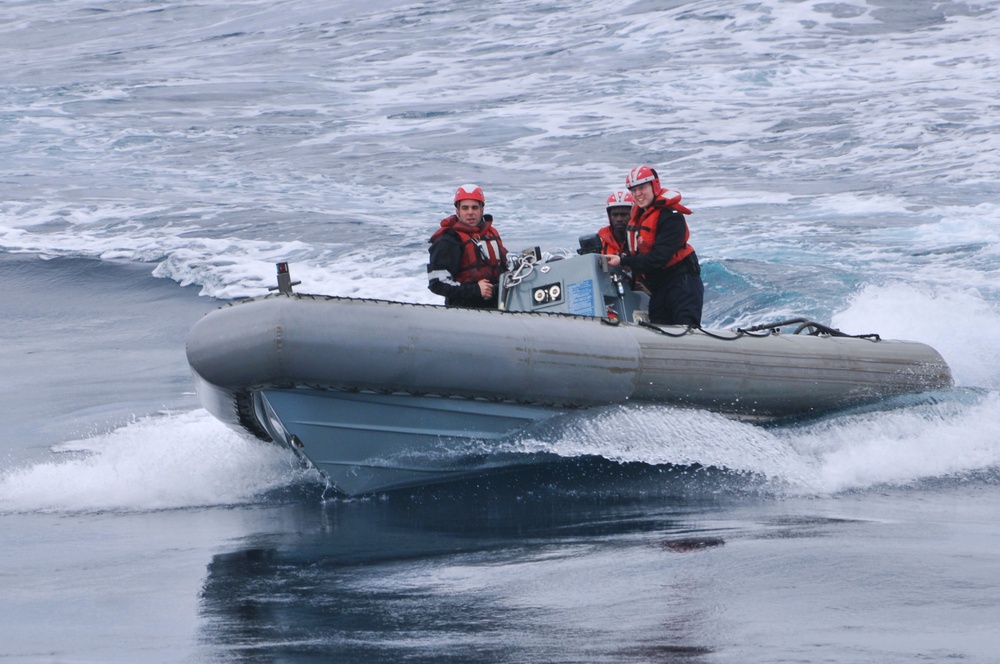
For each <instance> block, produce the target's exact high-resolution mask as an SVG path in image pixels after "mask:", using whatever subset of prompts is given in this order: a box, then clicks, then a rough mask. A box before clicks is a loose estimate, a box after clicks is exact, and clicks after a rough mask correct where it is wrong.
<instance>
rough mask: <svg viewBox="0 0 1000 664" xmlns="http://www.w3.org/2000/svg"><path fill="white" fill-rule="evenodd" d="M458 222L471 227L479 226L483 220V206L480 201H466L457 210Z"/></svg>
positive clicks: (461, 202) (460, 203)
mask: <svg viewBox="0 0 1000 664" xmlns="http://www.w3.org/2000/svg"><path fill="white" fill-rule="evenodd" d="M455 214H457V215H458V220H459V221H461V222H462V223H463V224H467V225H469V226H478V225H479V223H480V222H481V221H482V220H483V205H482V203H480V202H479V201H473V200H464V201H459V202H458V207H457V208H455Z"/></svg>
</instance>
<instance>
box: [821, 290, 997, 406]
mask: <svg viewBox="0 0 1000 664" xmlns="http://www.w3.org/2000/svg"><path fill="white" fill-rule="evenodd" d="M832 323H833V327H836V328H839V329H841V330H843V331H845V332H848V333H850V334H866V333H869V332H877V333H878V334H879V335H881V336H882V338H885V339H906V340H910V341H921V342H924V343H926V344H929V345H930V346H932V347H934V348H935V349H936V350H937V351H938V352H939V353H941V355H942V356H943V357H944V359H945V361H947V362H948V365H949V366H950V367H951V369H952V373H953V374H954V377H955V382H956V384H957V385H960V386H967V387H985V388H993V389H996V388H1000V310H998V309H997V308H996V307H995V305H993V304H991V303H990V302H988V301H987V300H985V299H984V298H983V297H982V295H981V294H980V293H979V292H978V291H976V290H975V289H971V288H966V289H952V288H942V287H938V286H918V285H913V284H908V283H898V282H893V283H890V284H887V285H884V286H875V285H871V286H867V287H866V288H864V289H863V290H861V291H860V292H859V293H858V294H857V295H855V296H854V297H853V298H852V300H851V303H850V305H849V306H848V308H847V309H846V310H844V311H842V312H840V313H838V314H836V315H835V316H834V317H833V320H832Z"/></svg>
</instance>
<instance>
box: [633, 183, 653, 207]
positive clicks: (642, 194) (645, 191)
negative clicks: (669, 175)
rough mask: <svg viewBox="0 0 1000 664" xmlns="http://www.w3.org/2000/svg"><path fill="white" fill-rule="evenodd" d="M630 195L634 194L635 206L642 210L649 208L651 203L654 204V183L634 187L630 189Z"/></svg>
mask: <svg viewBox="0 0 1000 664" xmlns="http://www.w3.org/2000/svg"><path fill="white" fill-rule="evenodd" d="M629 193H631V194H632V198H634V199H635V204H636V205H638V206H639V207H641V208H646V207H649V205H650V203H652V202H653V198H654V196H653V183H652V182H643V183H642V184H640V185H639V186H638V187H633V188H631V189H629Z"/></svg>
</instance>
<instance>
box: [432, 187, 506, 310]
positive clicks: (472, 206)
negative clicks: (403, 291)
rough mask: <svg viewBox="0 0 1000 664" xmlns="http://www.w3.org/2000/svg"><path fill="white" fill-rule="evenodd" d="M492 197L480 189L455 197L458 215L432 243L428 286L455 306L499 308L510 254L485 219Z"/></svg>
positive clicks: (464, 190) (461, 191)
mask: <svg viewBox="0 0 1000 664" xmlns="http://www.w3.org/2000/svg"><path fill="white" fill-rule="evenodd" d="M485 207H486V196H485V195H484V194H483V190H482V189H481V188H480V187H477V186H476V185H474V184H464V185H462V186H461V187H459V188H458V190H457V191H456V192H455V214H453V215H451V216H450V217H448V218H446V219H442V220H441V228H439V229H438V230H437V232H435V233H434V235H432V236H431V239H430V243H431V246H430V262H429V263H428V264H427V282H428V283H427V287H428V288H430V289H431V292H433V293H436V294H437V295H442V296H444V303H445V304H446V305H447V306H449V307H466V308H470V309H495V308H496V307H497V296H498V294H499V293H498V291H499V282H500V275H501V274H503V273H504V272H505V271H506V270H507V250H506V249H505V248H504V246H503V242H502V241H501V240H500V234H499V233H498V232H497V231H496V229H495V228H493V217H492V215H488V214H484V212H483V210H484V209H485Z"/></svg>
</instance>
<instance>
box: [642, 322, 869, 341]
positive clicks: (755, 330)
mask: <svg viewBox="0 0 1000 664" xmlns="http://www.w3.org/2000/svg"><path fill="white" fill-rule="evenodd" d="M636 322H637V323H638V324H639V325H640V326H641V327H646V328H649V329H651V330H654V331H656V332H659V333H660V334H662V335H664V336H667V337H674V338H680V337H683V336H685V335H688V334H691V333H692V332H693V331H695V330H698V331H699V332H701V333H702V334H704V335H706V336H709V337H712V338H713V339H719V340H720V341H736V340H737V339H740V338H742V337H756V338H763V337H769V336H771V335H773V334H779V333H780V332H781V329H780V328H782V327H786V326H788V325H797V326H798V327H796V328H795V331H794V332H792V334H801V333H802V332H803V331H807V332H808V334H809V336H813V337H816V336H820V335H826V336H830V337H845V338H849V339H867V340H869V341H873V342H877V341H881V340H882V337H880V336H879V335H877V334H846V333H844V332H841V331H840V330H838V329H836V328H832V327H829V326H827V325H823V324H822V323H817V322H815V321H811V320H809V319H807V318H791V319H789V320H784V321H780V322H777V323H767V324H764V325H754V326H753V327H748V328H742V327H738V328H736V330H735V333H734V334H733V335H732V336H728V337H727V336H723V335H721V334H716V333H715V332H712V331H710V330H706V329H705V328H703V327H701V326H700V325H688V326H687V327H686V328H685V329H684V331H683V332H667V331H666V330H664V329H663V328H662V327H659V326H658V325H654V324H653V323H647V322H646V321H643V320H640V321H636Z"/></svg>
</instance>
